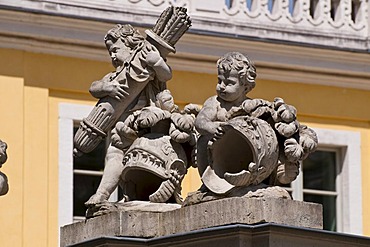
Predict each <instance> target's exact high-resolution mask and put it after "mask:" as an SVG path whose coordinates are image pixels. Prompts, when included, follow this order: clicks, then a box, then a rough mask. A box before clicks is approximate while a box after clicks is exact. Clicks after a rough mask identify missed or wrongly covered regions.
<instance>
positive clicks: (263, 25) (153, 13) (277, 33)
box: [0, 0, 370, 50]
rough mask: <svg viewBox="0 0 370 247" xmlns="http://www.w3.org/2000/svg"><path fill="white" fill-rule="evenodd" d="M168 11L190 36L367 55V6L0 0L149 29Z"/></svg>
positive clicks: (235, 0)
mask: <svg viewBox="0 0 370 247" xmlns="http://www.w3.org/2000/svg"><path fill="white" fill-rule="evenodd" d="M169 5H174V6H183V7H187V8H188V12H189V15H190V16H191V17H192V19H193V26H192V29H191V30H192V31H191V32H199V33H209V34H212V35H225V36H238V37H251V38H262V39H269V40H278V41H288V42H298V43H306V44H315V45H325V46H333V47H341V48H347V49H358V50H369V48H370V47H369V46H370V41H369V40H370V38H369V19H368V7H369V0H90V1H85V0H48V1H44V0H33V1H32V0H21V1H13V0H1V1H0V7H1V6H2V7H4V6H11V7H13V8H14V7H19V8H22V9H31V10H33V11H35V10H36V11H40V12H51V13H53V14H57V15H58V14H61V15H71V16H75V17H78V18H92V19H94V18H96V19H98V20H103V21H109V22H117V23H122V22H123V23H133V24H135V25H140V24H142V25H144V26H149V25H152V23H153V21H155V20H156V18H157V16H158V15H159V14H160V13H161V12H162V11H163V10H164V9H165V8H166V7H167V6H169Z"/></svg>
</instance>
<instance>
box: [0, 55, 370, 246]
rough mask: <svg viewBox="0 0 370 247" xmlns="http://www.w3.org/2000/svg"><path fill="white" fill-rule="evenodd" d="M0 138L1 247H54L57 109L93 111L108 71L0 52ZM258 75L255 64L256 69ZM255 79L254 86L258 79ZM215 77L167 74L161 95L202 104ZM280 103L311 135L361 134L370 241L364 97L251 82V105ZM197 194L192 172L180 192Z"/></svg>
mask: <svg viewBox="0 0 370 247" xmlns="http://www.w3.org/2000/svg"><path fill="white" fill-rule="evenodd" d="M0 64H1V66H0V90H1V97H0V105H1V107H0V116H1V118H2V121H1V122H0V138H1V139H2V140H3V141H5V142H7V144H8V147H9V148H8V156H9V159H8V161H7V162H6V163H5V164H4V167H3V168H2V169H1V171H2V172H4V173H5V174H7V176H8V178H9V184H10V191H9V193H8V194H7V195H5V196H2V197H0V207H1V211H0V222H1V225H2V230H1V231H0V246H38V247H42V246H57V244H58V210H63V208H58V200H59V197H58V186H59V185H58V155H59V154H58V138H59V137H58V117H59V115H58V114H59V113H58V111H59V110H58V107H59V104H60V103H75V104H88V105H93V104H94V103H95V101H96V100H95V99H93V98H92V97H91V96H90V95H89V94H88V88H89V86H90V83H91V82H92V81H94V80H96V79H99V78H101V77H102V76H103V75H105V74H106V73H108V72H109V71H110V70H111V69H112V67H111V65H110V64H109V63H105V62H96V61H91V60H84V59H77V58H68V57H62V56H56V55H47V54H36V53H30V52H25V51H19V50H12V49H0ZM256 66H257V71H258V63H257V64H256ZM257 79H258V78H257ZM215 86H216V71H215V73H214V74H201V73H194V72H184V71H174V73H173V79H172V80H171V81H170V82H169V83H168V87H169V89H170V90H171V92H172V93H173V96H174V98H175V100H176V101H177V102H178V103H179V105H183V104H185V103H190V102H191V103H197V104H202V103H203V102H204V101H205V100H206V99H207V98H208V97H210V96H211V95H214V94H215ZM276 96H279V97H282V98H283V99H284V100H285V101H286V102H287V103H289V104H292V105H294V106H296V108H297V109H298V115H299V120H300V121H301V122H304V123H307V124H308V125H309V126H312V127H319V128H326V129H334V130H351V131H356V132H359V133H360V134H361V157H362V167H361V168H362V191H363V197H362V200H363V201H362V203H363V233H364V235H367V236H370V220H369V219H370V211H369V210H368V207H367V205H369V204H370V194H369V193H368V190H367V188H370V179H369V174H370V167H369V165H368V164H370V110H369V108H368V107H369V106H370V91H366V90H357V89H349V88H339V87H329V86H321V85H315V84H302V83H292V82H290V83H287V82H279V81H267V80H257V86H256V88H255V89H254V91H253V92H251V93H250V97H252V98H264V99H267V100H273V98H274V97H276ZM199 186H200V180H199V176H198V175H197V171H196V170H195V169H191V171H190V172H189V174H188V175H187V177H186V178H185V180H184V184H183V188H184V193H183V195H186V193H187V192H190V191H194V190H196V189H197V188H198V187H199Z"/></svg>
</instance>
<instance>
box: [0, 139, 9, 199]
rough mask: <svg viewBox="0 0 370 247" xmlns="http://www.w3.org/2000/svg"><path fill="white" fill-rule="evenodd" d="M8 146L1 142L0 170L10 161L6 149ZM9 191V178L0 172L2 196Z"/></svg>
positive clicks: (0, 191) (0, 194) (0, 193)
mask: <svg viewBox="0 0 370 247" xmlns="http://www.w3.org/2000/svg"><path fill="white" fill-rule="evenodd" d="M7 148H8V146H7V145H6V143H5V142H3V141H1V140H0V168H1V167H2V166H3V164H4V163H5V162H6V160H7V159H8V155H7V154H6V149H7ZM8 191H9V184H8V177H7V176H6V175H5V174H4V173H2V172H0V196H3V195H5V194H6V193H8Z"/></svg>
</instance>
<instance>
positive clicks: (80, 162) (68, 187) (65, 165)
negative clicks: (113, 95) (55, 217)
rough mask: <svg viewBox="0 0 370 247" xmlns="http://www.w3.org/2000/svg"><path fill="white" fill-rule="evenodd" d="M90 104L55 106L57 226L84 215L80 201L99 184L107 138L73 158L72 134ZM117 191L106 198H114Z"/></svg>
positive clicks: (82, 217)
mask: <svg viewBox="0 0 370 247" xmlns="http://www.w3.org/2000/svg"><path fill="white" fill-rule="evenodd" d="M92 108H93V107H92V106H87V105H78V104H66V103H63V104H60V106H59V225H60V226H63V225H66V224H70V223H73V222H74V221H78V220H82V219H84V218H85V217H84V216H85V211H86V208H85V206H84V203H85V202H86V201H87V200H88V199H89V198H90V196H92V195H93V194H94V193H95V191H96V189H97V187H98V186H99V183H100V180H101V176H102V175H103V169H104V163H105V162H104V161H105V160H104V159H105V154H106V149H107V145H108V141H106V142H101V143H100V144H99V146H98V147H97V148H96V149H95V150H94V151H92V152H91V153H89V154H85V155H83V156H81V157H79V158H74V157H73V136H74V133H75V132H76V131H77V128H78V126H79V122H80V121H81V120H82V119H83V118H84V117H86V116H87V115H88V114H89V113H90V111H91V110H92ZM117 194H118V193H117V191H115V192H114V193H112V195H111V197H110V200H117Z"/></svg>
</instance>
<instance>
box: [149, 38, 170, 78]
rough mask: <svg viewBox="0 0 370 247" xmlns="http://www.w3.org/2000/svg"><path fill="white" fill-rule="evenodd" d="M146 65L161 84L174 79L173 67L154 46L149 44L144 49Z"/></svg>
mask: <svg viewBox="0 0 370 247" xmlns="http://www.w3.org/2000/svg"><path fill="white" fill-rule="evenodd" d="M143 52H144V54H143V55H144V56H145V60H146V63H147V64H148V65H149V66H150V67H151V68H152V69H153V70H154V72H155V74H156V76H157V78H158V80H159V81H161V82H166V81H169V80H171V78H172V70H171V67H170V66H169V65H168V64H167V63H166V61H165V60H164V59H163V58H162V57H161V55H160V53H159V51H158V50H157V48H155V47H154V46H153V45H150V44H147V45H146V46H145V47H144V48H143Z"/></svg>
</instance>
